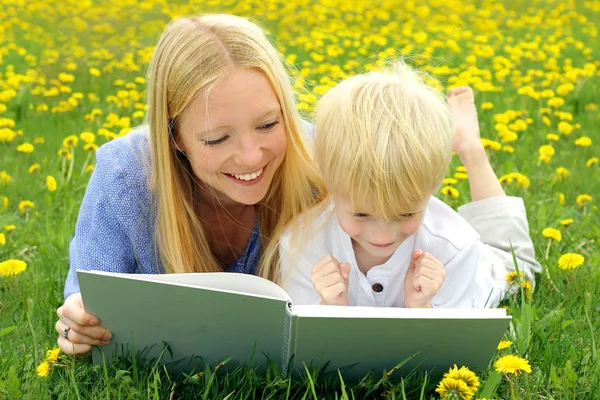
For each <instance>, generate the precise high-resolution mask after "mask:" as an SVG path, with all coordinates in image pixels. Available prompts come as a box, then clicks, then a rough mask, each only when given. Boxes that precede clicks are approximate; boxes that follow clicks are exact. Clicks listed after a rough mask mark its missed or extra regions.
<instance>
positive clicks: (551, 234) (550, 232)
mask: <svg viewBox="0 0 600 400" xmlns="http://www.w3.org/2000/svg"><path fill="white" fill-rule="evenodd" d="M542 235H544V237H547V238H549V239H554V240H556V241H557V242H560V241H561V240H562V235H561V233H560V231H559V230H558V229H554V228H546V229H544V230H543V231H542Z"/></svg>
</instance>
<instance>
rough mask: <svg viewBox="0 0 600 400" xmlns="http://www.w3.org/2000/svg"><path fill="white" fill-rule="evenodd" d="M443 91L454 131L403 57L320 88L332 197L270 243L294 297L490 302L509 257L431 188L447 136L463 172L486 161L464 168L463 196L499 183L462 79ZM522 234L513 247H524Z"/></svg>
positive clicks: (319, 146)
mask: <svg viewBox="0 0 600 400" xmlns="http://www.w3.org/2000/svg"><path fill="white" fill-rule="evenodd" d="M449 96H450V105H451V108H452V109H453V113H454V119H455V120H456V122H457V133H456V135H453V124H452V120H451V115H450V112H449V109H448V106H447V105H446V104H445V102H444V101H443V97H442V96H441V95H440V94H439V93H438V92H437V91H435V90H434V89H433V88H431V87H429V86H427V85H425V84H424V83H423V81H422V80H421V79H420V77H419V76H418V75H417V74H416V73H415V72H413V71H412V70H411V69H410V68H409V67H407V66H406V65H404V64H397V65H396V67H395V69H394V71H389V72H385V73H377V72H373V73H369V74H365V75H360V76H356V77H353V78H350V79H348V80H346V81H344V82H342V83H340V84H339V85H338V86H336V87H335V88H333V89H332V90H331V91H330V92H329V93H328V94H327V95H325V96H324V97H323V99H322V100H321V102H320V104H319V106H318V108H317V113H316V119H315V128H316V141H315V159H316V162H317V164H318V166H319V168H320V170H321V173H322V174H323V178H324V180H325V183H326V184H327V187H328V190H329V192H330V198H329V199H328V201H325V202H323V203H322V204H321V205H319V206H317V207H316V208H314V209H313V210H311V211H310V212H308V213H307V214H305V215H304V216H303V217H301V218H299V219H298V220H297V221H296V222H295V223H293V224H292V225H291V226H290V229H289V230H288V232H287V233H286V234H285V235H284V237H283V238H282V241H281V246H280V257H281V278H282V285H283V287H284V289H285V290H286V291H287V292H288V293H289V294H290V295H291V297H292V300H293V302H294V303H295V304H328V305H361V306H392V307H415V308H416V307H467V308H469V307H484V306H488V307H489V306H495V305H496V304H497V303H498V301H499V299H500V298H501V297H502V296H503V294H504V291H505V289H506V288H505V285H504V276H505V273H506V272H505V271H506V269H507V268H510V266H509V265H508V264H507V263H506V262H505V261H506V260H505V259H504V258H502V257H501V256H499V255H498V254H497V253H498V252H500V253H502V254H505V253H506V251H505V250H503V249H498V248H492V247H490V246H488V245H484V244H483V243H482V241H481V238H480V235H479V234H478V233H477V231H476V230H475V229H474V227H473V226H471V225H470V224H469V222H467V221H466V220H465V219H464V218H462V217H461V216H460V215H459V214H458V213H456V212H455V211H454V210H452V209H451V208H450V207H448V206H447V205H446V204H444V203H443V202H442V201H440V200H438V199H436V198H435V197H433V193H435V192H436V191H437V190H438V189H439V186H440V185H441V182H442V180H443V178H444V176H445V175H446V172H447V169H448V165H449V163H450V160H451V151H452V149H453V147H454V149H455V151H457V153H458V154H459V156H460V157H461V159H462V157H463V156H464V157H465V158H466V159H465V166H466V167H467V169H468V171H469V173H470V174H471V173H472V171H471V167H470V166H469V165H471V166H476V168H478V169H482V171H483V172H484V174H483V175H482V173H481V172H482V171H473V174H474V175H475V177H478V176H479V177H480V178H481V179H479V180H478V181H476V182H475V185H474V184H473V182H471V185H472V187H471V189H472V191H473V190H474V189H475V195H474V196H473V200H474V201H475V203H471V204H477V201H476V200H480V198H481V199H484V198H487V197H496V196H502V195H503V194H504V192H503V191H502V188H501V186H500V185H499V183H498V181H497V179H496V177H495V175H494V173H493V170H491V166H489V162H488V161H487V157H485V152H483V153H480V152H479V149H478V147H477V145H478V146H479V147H481V144H480V142H479V132H478V129H476V128H477V117H476V113H475V110H474V104H473V95H472V91H470V89H468V88H462V89H461V90H455V91H454V93H452V92H451V93H449ZM474 128H475V129H474ZM453 139H454V143H453ZM475 142H476V143H477V144H476V143H475ZM481 150H483V149H482V148H481ZM481 154H483V156H484V158H485V162H486V163H487V166H488V167H489V170H488V169H486V168H483V166H484V164H483V163H482V162H481ZM467 159H468V160H467ZM471 161H472V162H471ZM469 163H470V164H469ZM490 172H491V175H492V177H490V176H489V173H490ZM478 174H479V175H478ZM484 178H485V179H484ZM489 179H492V180H493V181H494V182H495V183H493V182H487V181H486V180H489ZM498 189H499V190H498ZM478 196H479V198H478ZM504 198H505V199H507V197H505V196H504ZM519 200H520V199H519ZM479 208H481V207H479ZM476 209H477V208H476ZM479 211H486V210H485V207H484V208H483V210H479ZM523 211H524V209H523ZM476 217H478V215H477V212H475V219H477V218H476ZM484 219H485V217H484ZM488 222H489V221H488ZM517 225H518V224H517ZM521 225H522V223H521ZM525 226H526V219H525ZM526 237H527V239H529V236H528V234H527V233H526ZM497 239H498V238H497ZM497 241H498V242H502V243H503V242H508V237H506V238H504V237H503V238H501V239H498V240H497ZM529 245H530V240H529V243H525V245H523V246H521V247H523V248H525V251H523V252H522V253H528V251H529V250H530V252H531V254H533V247H532V246H530V247H531V248H529V247H528V246H529ZM526 255H527V254H526ZM524 258H525V260H521V261H523V262H526V263H530V261H531V257H529V258H528V257H527V256H526V257H524ZM533 263H535V258H533ZM527 265H529V264H527ZM529 269H530V270H531V269H535V265H533V266H532V267H531V268H529ZM500 275H501V276H500Z"/></svg>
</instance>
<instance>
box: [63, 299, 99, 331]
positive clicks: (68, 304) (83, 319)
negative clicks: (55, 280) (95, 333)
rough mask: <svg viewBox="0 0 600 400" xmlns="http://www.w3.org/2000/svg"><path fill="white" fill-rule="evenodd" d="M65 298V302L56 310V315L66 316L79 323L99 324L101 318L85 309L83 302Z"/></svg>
mask: <svg viewBox="0 0 600 400" xmlns="http://www.w3.org/2000/svg"><path fill="white" fill-rule="evenodd" d="M70 299H71V298H70V297H69V299H67V300H65V304H63V305H62V306H61V307H59V308H58V310H56V315H58V317H59V318H62V317H66V318H68V319H69V320H71V321H73V322H74V323H76V324H77V325H91V326H93V325H98V324H99V323H100V320H99V319H98V318H96V317H95V316H94V315H92V314H88V313H86V312H85V311H84V310H83V305H82V304H81V302H78V301H76V300H70Z"/></svg>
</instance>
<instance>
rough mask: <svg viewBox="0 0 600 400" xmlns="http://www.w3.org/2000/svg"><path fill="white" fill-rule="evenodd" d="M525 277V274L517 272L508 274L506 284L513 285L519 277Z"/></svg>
mask: <svg viewBox="0 0 600 400" xmlns="http://www.w3.org/2000/svg"><path fill="white" fill-rule="evenodd" d="M524 276H525V274H524V273H523V272H522V271H519V273H518V274H517V271H512V272H509V273H508V274H506V283H508V284H511V283H513V282H515V281H516V280H517V277H519V278H523V277H524ZM519 280H520V279H519Z"/></svg>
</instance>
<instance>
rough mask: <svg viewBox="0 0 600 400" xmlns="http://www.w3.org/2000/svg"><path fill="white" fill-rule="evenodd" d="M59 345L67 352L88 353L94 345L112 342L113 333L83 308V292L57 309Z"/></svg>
mask: <svg viewBox="0 0 600 400" xmlns="http://www.w3.org/2000/svg"><path fill="white" fill-rule="evenodd" d="M56 315H58V318H59V319H58V321H56V325H55V328H56V332H58V346H59V347H60V349H61V350H62V351H63V352H64V353H66V354H81V353H87V352H88V351H90V350H91V349H92V346H105V345H107V344H109V343H110V338H111V337H112V333H111V332H110V331H109V330H108V329H106V328H103V327H102V326H100V320H99V319H98V318H96V317H95V316H93V315H92V314H88V313H86V312H85V311H84V310H83V302H82V301H81V293H74V294H72V295H70V296H69V297H67V298H66V299H65V303H64V304H63V305H62V306H61V307H59V308H58V310H56Z"/></svg>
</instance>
